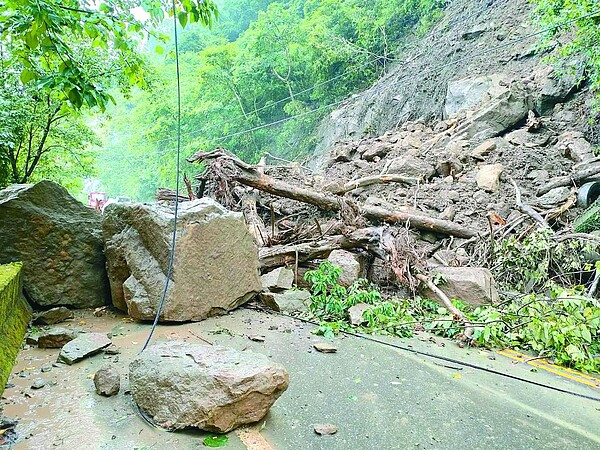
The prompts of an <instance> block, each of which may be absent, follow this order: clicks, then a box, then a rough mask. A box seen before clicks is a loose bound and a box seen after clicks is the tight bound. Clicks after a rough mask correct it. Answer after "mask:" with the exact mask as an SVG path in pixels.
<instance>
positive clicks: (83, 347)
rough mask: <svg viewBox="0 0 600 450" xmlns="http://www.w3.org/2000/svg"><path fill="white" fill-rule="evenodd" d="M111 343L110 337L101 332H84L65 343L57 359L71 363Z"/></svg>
mask: <svg viewBox="0 0 600 450" xmlns="http://www.w3.org/2000/svg"><path fill="white" fill-rule="evenodd" d="M110 344H111V341H110V339H109V338H108V337H107V336H106V335H105V334H102V333H84V334H81V335H79V336H78V337H77V338H75V339H73V340H72V341H70V342H69V343H67V344H66V345H65V346H64V347H63V348H62V349H61V351H60V354H59V355H58V361H59V362H64V363H66V364H69V365H71V364H73V363H76V362H78V361H81V360H82V359H84V358H87V357H88V356H92V355H94V354H96V353H98V352H100V350H102V349H103V348H104V347H108V346H109V345H110Z"/></svg>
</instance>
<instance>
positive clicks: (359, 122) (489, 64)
mask: <svg viewBox="0 0 600 450" xmlns="http://www.w3.org/2000/svg"><path fill="white" fill-rule="evenodd" d="M532 8H533V7H532V5H531V4H530V3H529V2H528V1H527V0H510V1H508V0H483V1H462V0H456V1H453V2H451V3H450V4H449V5H448V7H447V8H446V11H445V14H444V17H443V18H442V19H441V21H440V22H439V23H438V24H437V25H436V26H435V27H434V28H433V29H432V30H431V31H430V32H429V33H428V34H427V35H426V36H424V37H423V38H421V39H419V40H417V41H415V43H414V45H413V47H412V48H411V49H410V50H409V51H408V52H407V53H406V54H404V55H403V56H402V61H401V62H396V63H395V65H394V66H393V68H392V69H391V70H390V71H389V73H388V74H387V75H386V76H384V77H383V78H382V79H381V80H380V81H379V82H377V83H376V84H375V85H374V86H373V87H371V88H370V89H368V90H366V91H364V92H362V93H361V94H359V95H355V96H353V97H352V98H350V99H349V100H348V101H347V102H346V103H345V104H344V105H343V106H342V107H341V108H340V109H338V110H336V111H334V112H333V113H332V114H330V115H329V116H328V117H327V118H326V119H325V120H324V121H323V123H322V125H321V127H320V129H319V132H318V142H319V144H318V146H317V150H316V158H315V160H314V161H313V162H314V163H315V164H316V165H317V166H322V164H323V162H324V160H323V155H326V154H327V152H328V151H329V149H331V147H332V146H333V145H334V144H335V143H336V142H342V141H348V140H360V139H362V138H365V137H376V136H381V135H383V134H384V133H386V132H389V131H395V130H399V129H400V127H401V126H402V124H403V123H404V122H406V121H408V120H413V121H414V120H417V119H422V120H423V121H425V123H426V122H430V121H432V120H439V119H442V118H448V117H449V116H450V115H452V114H453V113H455V112H457V106H458V104H457V103H456V102H457V101H458V102H459V103H460V104H461V105H462V106H463V107H464V106H466V107H470V106H473V105H474V104H475V103H477V101H478V100H481V99H483V98H484V97H485V96H486V95H491V96H493V95H495V94H496V93H497V91H498V89H499V88H500V89H501V87H502V86H507V85H509V84H511V83H512V82H514V81H520V82H521V83H523V84H524V86H525V88H526V90H527V92H528V93H529V94H530V95H531V96H532V100H533V103H532V109H533V110H535V111H536V112H537V113H538V114H548V113H550V112H552V106H553V103H554V102H556V101H563V100H565V99H572V98H573V96H571V97H569V94H573V92H574V91H576V90H577V89H575V86H574V85H573V84H569V81H567V83H566V85H565V84H563V83H562V82H560V81H555V80H554V75H553V74H552V72H553V69H552V67H550V66H549V65H548V64H546V63H545V62H543V60H544V57H545V56H547V54H546V53H545V52H544V51H542V50H539V48H540V46H539V44H540V36H539V35H536V36H531V37H528V36H529V35H530V34H533V33H535V32H536V29H534V28H532V26H531V24H530V21H529V20H528V19H529V17H530V16H531V13H532ZM464 79H469V80H470V81H464V82H463V83H456V82H457V81H458V80H464ZM473 79H475V80H473ZM580 89H585V87H584V86H580ZM548 93H549V94H551V95H550V97H553V96H554V95H555V94H557V93H558V94H559V95H558V97H559V98H547V97H548V96H547V95H545V94H548ZM575 97H578V96H575ZM575 100H576V104H575V105H572V107H569V108H567V111H566V112H563V113H562V114H561V119H560V120H561V121H562V122H565V123H568V124H569V127H570V128H571V129H578V130H580V131H582V132H584V133H586V135H587V137H588V139H589V140H591V142H592V143H598V139H599V136H598V134H597V130H596V131H595V132H594V130H593V129H591V128H590V127H589V125H588V123H587V118H588V117H589V104H586V101H585V99H581V98H577V99H575Z"/></svg>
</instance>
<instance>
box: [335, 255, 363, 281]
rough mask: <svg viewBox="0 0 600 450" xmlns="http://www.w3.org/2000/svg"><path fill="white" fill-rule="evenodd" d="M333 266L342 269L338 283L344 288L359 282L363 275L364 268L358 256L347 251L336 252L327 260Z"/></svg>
mask: <svg viewBox="0 0 600 450" xmlns="http://www.w3.org/2000/svg"><path fill="white" fill-rule="evenodd" d="M327 260H328V261H329V262H331V264H333V265H334V266H337V267H339V268H340V269H342V273H341V274H340V278H339V280H338V283H339V284H341V285H342V286H350V285H351V284H352V283H354V282H355V281H356V280H358V279H359V278H360V276H361V274H362V267H361V264H360V261H359V260H358V257H357V255H355V254H354V253H351V252H348V251H346V250H334V251H332V252H331V253H330V254H329V257H328V258H327Z"/></svg>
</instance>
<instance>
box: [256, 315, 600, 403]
mask: <svg viewBox="0 0 600 450" xmlns="http://www.w3.org/2000/svg"><path fill="white" fill-rule="evenodd" d="M253 309H255V310H257V311H262V312H264V310H262V309H259V308H253ZM270 313H271V314H278V315H280V316H283V317H289V318H291V319H294V320H298V321H300V322H304V323H308V324H310V325H314V326H317V327H318V326H319V324H318V323H316V322H313V321H312V320H309V319H304V318H302V317H296V316H289V315H287V314H281V313H278V312H275V311H274V312H270ZM340 333H343V334H345V335H348V336H353V337H356V338H360V339H365V340H367V341H371V342H376V343H377V344H382V345H385V346H388V347H393V348H395V349H398V350H403V351H405V352H410V353H414V354H416V355H420V356H426V357H428V358H432V359H438V360H441V361H445V362H450V363H453V364H459V365H461V366H465V367H469V368H471V369H476V370H480V371H482V372H488V373H491V374H493V375H500V376H502V377H506V378H510V379H512V380H517V381H522V382H524V383H529V384H533V385H534V386H539V387H543V388H546V389H550V390H553V391H557V392H562V393H563V394H570V395H574V396H576V397H582V398H586V399H588V400H593V401H595V402H600V397H594V396H591V395H587V394H580V393H579V392H574V391H569V390H568V389H562V388H559V387H556V386H550V385H548V384H544V383H539V382H537V381H533V380H528V379H527V378H522V377H518V376H516V375H511V374H509V373H504V372H500V371H498V370H494V369H490V368H487V367H483V366H478V365H477V364H473V363H470V362H466V361H460V360H458V359H454V358H450V357H447V356H442V355H436V354H434V353H429V352H424V351H421V350H415V349H414V348H410V347H404V346H402V345H398V344H394V343H392V342H386V341H381V340H379V339H375V338H374V337H371V336H368V335H366V334H361V333H354V332H352V331H343V330H340Z"/></svg>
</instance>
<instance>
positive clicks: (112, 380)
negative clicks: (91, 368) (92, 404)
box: [94, 366, 121, 397]
mask: <svg viewBox="0 0 600 450" xmlns="http://www.w3.org/2000/svg"><path fill="white" fill-rule="evenodd" d="M94 386H96V393H97V394H98V395H103V396H105V397H112V396H113V395H117V394H118V393H119V389H121V376H120V375H119V372H118V371H117V369H115V368H114V367H112V366H107V367H103V368H102V369H100V370H99V371H98V372H96V373H95V374H94Z"/></svg>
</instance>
